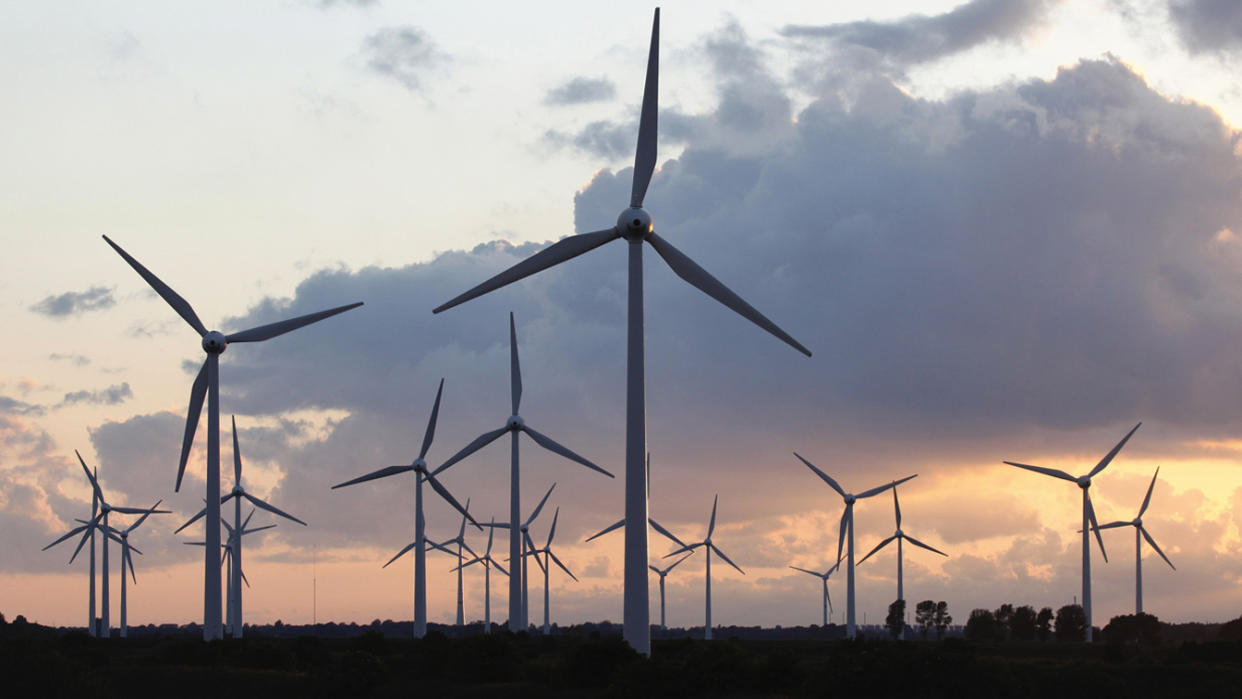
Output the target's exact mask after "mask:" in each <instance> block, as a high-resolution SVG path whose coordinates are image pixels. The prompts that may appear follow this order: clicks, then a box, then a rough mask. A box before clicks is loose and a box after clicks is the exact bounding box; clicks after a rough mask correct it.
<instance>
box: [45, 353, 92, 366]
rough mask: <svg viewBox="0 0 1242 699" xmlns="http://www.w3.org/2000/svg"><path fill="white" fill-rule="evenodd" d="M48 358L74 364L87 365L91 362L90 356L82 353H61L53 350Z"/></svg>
mask: <svg viewBox="0 0 1242 699" xmlns="http://www.w3.org/2000/svg"><path fill="white" fill-rule="evenodd" d="M47 358H48V359H51V360H53V361H57V362H69V363H70V364H73V365H74V366H86V365H87V364H90V363H91V358H90V357H86V356H83V355H81V354H60V353H58V352H53V353H51V354H49V355H48V356H47Z"/></svg>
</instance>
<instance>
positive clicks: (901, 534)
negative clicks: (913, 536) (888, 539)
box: [893, 529, 906, 539]
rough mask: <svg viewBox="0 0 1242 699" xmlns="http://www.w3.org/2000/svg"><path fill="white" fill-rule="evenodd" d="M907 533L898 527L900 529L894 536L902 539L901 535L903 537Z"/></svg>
mask: <svg viewBox="0 0 1242 699" xmlns="http://www.w3.org/2000/svg"><path fill="white" fill-rule="evenodd" d="M905 535H906V534H905V532H903V531H901V530H900V529H898V530H897V533H896V534H894V535H893V536H895V537H897V538H898V539H900V538H901V537H903V536H905Z"/></svg>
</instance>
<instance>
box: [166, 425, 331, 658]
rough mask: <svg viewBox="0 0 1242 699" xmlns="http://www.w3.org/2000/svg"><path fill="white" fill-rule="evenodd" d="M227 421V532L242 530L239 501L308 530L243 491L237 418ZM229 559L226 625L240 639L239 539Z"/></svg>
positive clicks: (197, 517)
mask: <svg viewBox="0 0 1242 699" xmlns="http://www.w3.org/2000/svg"><path fill="white" fill-rule="evenodd" d="M230 417H231V418H232V421H233V490H232V491H230V492H229V494H228V495H225V496H224V497H222V498H220V504H221V505H223V504H224V503H226V502H228V501H229V500H232V501H233V526H232V527H231V528H230V531H231V530H232V529H241V528H242V527H243V526H244V525H243V524H242V519H241V503H242V499H246V500H249V501H250V504H252V505H254V506H255V507H258V508H260V509H263V510H267V511H268V512H271V513H272V514H274V515H279V516H281V517H284V518H285V519H288V520H291V521H293V522H297V523H298V524H300V525H302V526H304V527H305V526H307V525H306V522H303V521H302V520H300V519H298V518H297V517H294V516H293V515H291V514H289V513H287V512H284V511H283V510H280V509H278V508H276V507H274V506H273V505H271V504H269V503H267V502H264V501H263V500H260V499H259V498H256V497H255V496H253V495H251V494H250V493H247V492H246V489H245V488H243V487H242V482H241V473H242V460H241V447H240V446H239V445H238V443H237V417H236V416H230ZM205 514H207V508H206V507H204V508H203V509H201V510H199V512H198V514H196V515H194V516H193V517H191V518H190V520H189V521H188V522H186V523H185V524H183V525H181V526H180V527H177V531H175V532H173V533H174V534H176V533H179V532H180V531H181V530H182V529H185V528H186V527H188V526H190V525H191V524H193V523H195V522H197V521H198V520H199V519H200V518H202V517H203V515H205ZM224 526H225V527H228V522H225V523H224ZM256 531H257V530H256ZM230 555H231V556H232V557H233V558H234V559H236V565H234V566H233V568H232V572H231V573H229V575H228V581H229V585H230V588H229V589H230V590H232V591H233V592H232V593H230V594H229V595H228V617H229V618H230V619H232V620H233V622H232V623H230V624H228V627H229V630H230V632H231V633H232V635H233V638H241V635H242V623H241V618H242V595H241V577H240V575H241V559H242V546H241V539H238V540H237V546H236V549H235V550H232V551H231V554H230Z"/></svg>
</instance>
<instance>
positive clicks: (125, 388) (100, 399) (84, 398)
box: [56, 382, 134, 408]
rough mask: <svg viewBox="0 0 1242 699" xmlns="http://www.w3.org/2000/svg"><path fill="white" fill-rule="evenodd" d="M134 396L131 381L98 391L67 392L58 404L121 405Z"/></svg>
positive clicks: (60, 405)
mask: <svg viewBox="0 0 1242 699" xmlns="http://www.w3.org/2000/svg"><path fill="white" fill-rule="evenodd" d="M133 397H134V392H133V391H132V390H130V388H129V382H124V383H119V384H113V385H112V386H108V387H107V388H104V389H100V390H98V391H87V390H81V391H73V392H71V393H66V394H65V397H64V399H63V400H62V401H61V402H60V403H59V404H58V405H57V406H56V407H58V408H62V407H65V406H67V405H78V404H80V403H86V404H87V405H120V404H121V403H124V402H125V401H127V400H129V399H130V398H133Z"/></svg>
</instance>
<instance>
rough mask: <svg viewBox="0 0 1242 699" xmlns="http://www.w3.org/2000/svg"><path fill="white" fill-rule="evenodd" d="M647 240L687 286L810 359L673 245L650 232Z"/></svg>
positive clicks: (761, 316) (786, 337) (738, 297)
mask: <svg viewBox="0 0 1242 699" xmlns="http://www.w3.org/2000/svg"><path fill="white" fill-rule="evenodd" d="M647 241H648V242H649V243H651V247H653V248H655V251H656V252H657V253H659V254H660V257H663V258H664V261H665V262H667V263H668V266H669V267H671V268H672V269H673V271H674V272H676V273H677V276H679V277H681V278H682V279H684V280H686V281H687V282H689V283H690V285H691V286H693V287H695V288H697V289H698V290H699V291H702V292H703V293H705V294H707V295H708V296H710V297H712V298H714V299H716V300H717V301H719V302H720V303H722V304H724V305H725V306H727V307H728V308H730V309H732V310H733V311H734V312H735V313H737V314H738V315H740V316H742V317H743V318H745V319H747V320H749V321H750V322H752V323H754V324H755V325H758V326H759V327H761V328H763V329H764V330H767V331H768V332H769V333H771V334H773V335H775V336H776V337H777V338H779V339H780V340H781V341H783V342H784V343H785V344H787V345H789V346H790V347H793V348H794V349H796V350H798V351H799V352H801V353H803V354H805V355H806V356H808V357H809V356H811V350H809V349H807V348H806V347H803V346H802V343H800V342H798V341H797V340H795V339H793V337H792V336H790V335H789V333H787V332H785V331H784V330H781V329H780V328H779V327H778V326H777V325H776V323H773V322H772V321H770V320H768V319H767V318H766V317H765V316H764V315H763V314H762V313H760V312H759V311H757V310H755V308H754V307H753V306H751V305H750V304H749V303H746V302H745V301H743V300H742V297H741V296H738V295H737V294H735V293H733V291H731V290H730V289H729V288H728V287H727V286H725V285H724V284H722V283H721V282H720V280H718V279H716V278H715V277H713V276H712V275H710V274H708V272H707V270H705V269H703V268H702V267H700V266H699V265H698V263H696V262H695V261H694V260H692V259H690V258H689V257H687V256H686V255H685V254H684V253H682V252H681V251H680V250H678V249H677V248H675V247H673V245H672V244H671V243H669V242H668V241H667V240H665V239H663V238H661V237H660V236H658V235H656V234H655V233H650V234H648V236H647Z"/></svg>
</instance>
